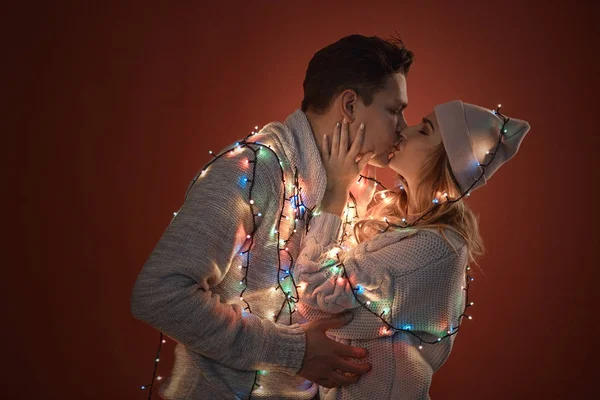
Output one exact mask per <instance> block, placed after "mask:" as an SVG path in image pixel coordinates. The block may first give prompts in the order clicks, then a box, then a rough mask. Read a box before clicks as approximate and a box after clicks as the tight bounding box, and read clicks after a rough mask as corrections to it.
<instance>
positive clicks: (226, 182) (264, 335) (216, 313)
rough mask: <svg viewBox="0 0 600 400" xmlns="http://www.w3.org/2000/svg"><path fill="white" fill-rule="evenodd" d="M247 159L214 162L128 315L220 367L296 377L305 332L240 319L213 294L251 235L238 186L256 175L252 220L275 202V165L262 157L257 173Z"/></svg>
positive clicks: (147, 270) (247, 155)
mask: <svg viewBox="0 0 600 400" xmlns="http://www.w3.org/2000/svg"><path fill="white" fill-rule="evenodd" d="M246 159H250V160H253V159H254V154H253V152H252V151H251V150H250V149H244V150H243V151H241V152H238V153H237V154H235V155H227V156H224V157H222V158H220V159H218V160H216V161H215V162H214V163H213V164H212V165H211V166H210V167H209V168H208V169H207V172H206V174H205V175H204V176H202V177H200V178H199V179H198V181H197V182H196V183H195V184H194V185H193V186H192V187H191V189H190V191H189V193H188V196H187V199H186V201H185V203H184V205H183V207H182V208H181V210H180V211H179V212H178V214H177V216H176V217H175V218H174V219H173V221H172V222H171V224H170V225H169V227H168V228H167V230H166V231H165V233H164V234H163V236H162V238H161V239H160V241H159V242H158V244H157V245H156V247H155V249H154V250H153V252H152V253H151V255H150V257H149V259H148V261H147V262H146V263H145V265H144V267H143V269H142V271H141V272H140V274H139V276H138V279H137V281H136V283H135V286H134V289H133V293H132V297H131V312H132V314H133V315H134V316H135V317H136V318H138V319H140V320H142V321H145V322H147V323H148V324H150V325H152V326H153V327H155V328H156V329H158V330H160V331H162V332H164V333H165V334H167V335H169V336H171V337H172V338H174V339H175V340H177V341H178V342H180V343H182V344H184V345H185V346H186V347H188V348H190V349H191V350H193V351H195V352H198V353H200V354H202V355H204V356H206V357H209V358H211V359H214V360H216V361H218V362H220V363H222V364H224V365H227V366H230V367H232V368H236V369H242V370H259V369H269V370H274V371H282V372H287V373H290V374H294V373H296V372H297V371H298V370H299V369H300V367H301V364H302V361H303V356H304V352H305V340H306V338H305V334H304V331H303V329H302V328H301V327H300V326H299V325H292V326H285V325H279V324H275V323H274V322H272V321H269V320H264V319H261V318H259V317H257V316H255V315H253V314H251V313H244V315H242V310H241V308H240V306H237V305H230V304H226V303H223V302H221V300H220V297H219V295H217V294H214V293H213V292H212V288H213V287H214V286H216V285H218V284H219V283H220V282H221V281H222V280H223V278H224V277H225V275H226V274H227V272H228V269H229V266H230V263H231V260H232V258H233V257H234V255H235V254H236V253H237V252H239V251H240V249H241V247H242V245H244V243H245V241H246V234H250V233H251V232H252V228H253V223H252V221H253V220H252V212H251V208H250V205H249V199H250V197H249V188H250V184H246V185H243V184H241V183H240V182H242V181H243V177H244V176H247V177H249V178H250V177H252V168H254V167H256V168H257V171H256V177H257V178H260V179H255V182H254V183H255V186H254V189H253V190H254V193H256V194H258V193H260V196H258V195H257V196H256V200H255V204H254V209H255V212H260V210H261V207H262V208H263V209H266V204H265V202H273V201H278V199H280V196H279V193H278V192H277V191H278V190H281V189H279V188H278V186H277V185H279V183H280V182H281V173H280V171H279V165H278V162H277V159H276V157H275V156H274V155H270V156H265V155H261V156H260V159H259V160H260V162H258V164H257V165H256V166H254V165H253V164H252V163H250V164H247V163H246V162H245V161H246ZM269 163H271V164H274V166H273V165H270V164H269ZM269 175H273V176H269Z"/></svg>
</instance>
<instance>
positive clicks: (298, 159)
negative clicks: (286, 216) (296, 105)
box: [263, 109, 327, 209]
mask: <svg viewBox="0 0 600 400" xmlns="http://www.w3.org/2000/svg"><path fill="white" fill-rule="evenodd" d="M263 131H267V132H271V133H275V135H276V137H277V140H278V141H279V142H280V143H281V146H282V148H283V151H284V153H285V156H286V158H287V159H288V160H289V162H290V163H291V170H292V171H291V172H292V174H293V173H294V169H295V168H298V181H299V186H300V188H301V189H302V198H303V200H304V204H305V205H306V207H308V208H311V209H312V208H314V207H315V206H317V205H318V204H319V203H321V200H322V199H323V195H324V194H325V187H326V186H327V175H326V173H325V167H324V166H323V162H322V161H321V153H320V152H319V149H318V146H317V143H316V142H315V137H314V135H313V132H312V129H311V127H310V123H309V122H308V118H307V117H306V114H305V113H304V112H303V111H302V110H301V109H298V110H296V111H295V112H293V113H292V114H290V115H289V116H288V117H287V118H286V120H285V121H284V123H283V124H282V123H280V122H271V123H270V124H267V125H266V126H265V127H264V128H263Z"/></svg>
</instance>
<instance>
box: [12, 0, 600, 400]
mask: <svg viewBox="0 0 600 400" xmlns="http://www.w3.org/2000/svg"><path fill="white" fill-rule="evenodd" d="M73 3H77V4H78V3H85V4H78V5H74V4H70V5H68V4H60V5H59V3H57V2H54V4H52V5H49V4H47V5H35V4H29V5H27V4H21V5H20V6H19V9H15V8H13V9H12V10H6V9H5V10H4V11H7V13H5V18H6V22H5V23H3V24H2V25H3V28H2V29H3V30H4V33H3V35H2V41H3V43H4V46H2V48H3V50H4V54H3V59H4V61H3V64H4V65H3V69H4V70H5V72H4V74H3V77H2V78H3V81H5V82H4V83H3V84H2V86H3V90H2V92H3V95H4V97H5V100H8V104H5V105H4V106H3V111H4V113H6V117H5V118H3V122H4V124H5V128H6V129H5V130H4V134H3V137H5V138H6V141H5V144H4V146H6V147H4V146H3V148H4V151H3V153H5V155H4V157H3V159H4V162H5V163H6V167H5V168H3V171H4V173H5V174H6V175H7V176H6V178H5V180H4V183H5V185H4V188H3V189H4V190H3V198H4V200H8V204H7V205H6V206H5V207H6V208H5V213H6V214H5V215H6V217H7V219H8V223H7V225H5V227H6V230H7V231H8V232H7V236H8V237H10V240H9V241H4V245H7V249H6V250H5V251H4V253H5V255H8V256H9V257H5V260H6V264H4V263H3V264H4V265H3V277H2V279H1V282H2V299H1V300H2V310H3V311H2V313H3V317H2V320H3V332H2V333H3V338H4V341H3V345H4V348H5V350H4V351H5V353H4V354H5V359H4V360H5V363H4V367H5V368H6V369H7V372H5V375H4V376H3V378H4V379H3V381H4V382H3V386H4V388H3V392H4V394H3V396H2V397H3V398H10V399H32V398H45V399H58V398H61V399H62V398H64V399H144V398H145V397H146V393H147V392H142V391H141V390H140V388H139V387H140V385H142V384H145V383H149V380H150V378H151V375H152V368H153V359H154V355H155V351H156V346H157V342H158V332H156V331H155V330H153V329H152V328H151V327H150V326H147V325H145V324H144V323H142V322H139V321H137V320H135V319H133V317H132V316H131V314H130V311H129V298H130V294H131V289H132V286H133V283H134V281H135V279H136V277H137V274H138V272H139V271H140V269H141V267H142V265H143V264H144V262H145V261H146V259H147V257H148V255H149V253H150V252H151V251H152V249H153V248H154V245H155V244H156V242H157V240H158V239H159V238H160V236H161V235H162V233H163V231H164V229H165V228H166V227H167V225H168V223H169V221H170V219H171V217H172V213H173V212H174V211H176V210H177V209H178V208H179V206H180V205H181V203H182V200H183V196H184V192H185V189H186V187H187V184H188V183H189V181H190V179H191V178H192V177H193V175H194V174H195V173H196V172H197V171H198V170H199V169H200V168H201V167H202V165H203V164H204V163H205V162H207V161H208V160H209V155H208V150H209V149H212V150H218V149H220V148H221V147H223V146H225V145H228V144H231V143H233V142H234V141H235V140H236V139H238V138H241V137H243V136H245V135H246V134H247V133H249V132H250V130H251V129H252V128H253V127H254V125H261V126H262V125H263V124H265V123H267V122H269V121H272V120H282V119H284V118H285V117H286V115H288V114H289V113H291V112H292V111H294V110H295V109H296V108H298V107H299V104H300V101H301V99H302V81H303V78H304V72H305V69H306V66H307V64H308V61H309V60H310V58H311V56H312V55H313V54H314V53H315V52H316V51H317V50H318V49H320V48H321V47H323V46H325V45H327V44H329V43H331V42H333V41H335V40H337V39H339V38H340V37H342V36H345V35H347V34H351V33H362V34H366V35H373V34H375V35H379V36H387V35H390V34H393V33H395V32H398V34H399V35H400V36H401V38H402V39H403V40H404V41H405V43H406V44H407V46H408V47H409V48H410V49H412V50H413V51H414V52H415V53H416V61H415V63H414V65H413V69H412V71H411V73H410V75H409V77H408V90H409V92H408V94H409V103H410V105H409V108H408V110H407V113H406V115H407V119H408V122H409V123H416V121H418V119H420V117H421V116H422V115H424V114H426V113H428V112H429V111H430V110H431V108H432V106H433V105H434V104H437V103H440V102H445V101H448V100H451V99H456V98H458V99H462V100H464V101H467V102H471V103H476V104H480V105H483V106H487V107H490V108H493V107H495V105H496V104H497V103H499V102H501V103H502V104H503V108H502V110H503V112H504V113H505V114H507V115H509V116H513V117H515V118H522V119H525V120H527V121H529V122H530V124H531V126H532V129H531V131H530V133H529V135H528V137H527V138H526V139H525V141H524V143H523V145H522V147H521V150H520V152H519V154H517V156H516V158H515V159H514V160H512V161H511V162H510V163H508V164H507V165H506V166H505V167H503V169H502V170H500V171H499V172H498V173H497V174H496V175H495V176H494V177H493V178H492V180H491V182H490V185H489V186H488V187H486V188H484V189H482V190H480V191H477V192H476V194H474V195H473V196H472V197H471V198H470V199H469V203H470V205H471V206H472V208H473V209H474V210H475V211H476V212H477V214H479V215H480V217H481V230H482V234H483V236H484V239H485V241H486V245H487V247H488V252H487V255H486V256H485V257H484V258H482V259H481V260H480V264H481V266H482V268H483V270H484V272H485V275H482V274H479V273H476V274H475V282H473V284H472V286H471V293H470V295H471V298H472V299H473V301H475V307H473V308H471V309H470V313H471V314H472V315H473V316H474V319H473V321H467V320H465V322H464V323H465V325H464V326H463V327H462V329H461V333H460V335H458V337H457V340H456V344H455V348H454V351H453V353H452V355H451V356H450V359H449V360H448V361H447V363H446V364H445V365H444V366H443V367H442V369H441V370H440V371H439V372H438V373H437V374H436V375H435V376H434V381H433V386H432V388H431V396H432V397H433V398H434V399H435V398H437V399H458V398H461V399H507V398H510V399H532V398H535V399H538V398H540V399H541V398H545V399H565V398H569V399H571V398H573V399H574V398H584V397H586V398H587V397H588V396H589V395H590V393H591V392H592V389H594V388H595V387H596V382H593V381H592V379H593V378H597V377H598V374H597V371H598V370H597V365H596V363H595V357H597V356H598V354H597V350H596V348H597V347H598V346H597V342H596V340H597V339H598V333H599V332H598V323H597V306H596V304H597V300H598V278H599V274H598V262H597V258H596V257H594V256H595V254H594V253H593V251H594V250H597V249H598V245H600V243H599V240H598V237H599V236H598V234H597V232H596V226H598V222H599V218H598V207H597V204H596V201H595V198H594V196H593V187H594V185H595V184H596V183H597V181H598V178H599V174H598V170H597V161H598V157H599V156H598V149H599V140H598V128H597V126H598V124H597V122H596V120H597V117H598V113H597V111H596V109H595V106H597V102H598V101H597V95H598V89H599V87H598V76H597V73H598V64H597V62H592V59H593V58H595V56H596V54H595V53H597V52H598V39H599V37H600V35H599V28H598V26H599V25H598V22H597V21H598V18H599V17H600V13H599V7H598V5H597V4H598V3H597V2H592V1H588V2H585V1H571V2H563V4H562V5H560V6H552V5H550V3H549V2H539V4H538V3H536V4H535V5H533V4H531V5H526V4H521V3H525V2H520V1H498V2H495V1H486V2H481V1H471V2H456V3H460V4H461V5H450V4H447V3H455V2H446V1H439V2H427V1H420V2H414V3H413V4H411V5H407V4H401V2H398V1H369V2H356V1H340V2H316V1H312V2H311V1H302V2H294V3H292V2H289V1H281V2H275V1H251V0H247V1H239V2H226V1H223V2H214V3H213V2H210V3H209V4H204V3H207V2H203V4H199V3H200V2H196V3H198V4H195V5H188V6H183V5H180V6H175V5H170V4H169V5H168V4H166V3H167V2H164V4H163V5H152V4H150V3H149V2H140V3H137V4H133V3H126V2H122V1H110V2H108V1H106V2H95V3H96V4H95V5H92V2H73ZM276 3H277V4H276ZM321 3H323V4H321ZM592 3H596V4H595V5H592ZM417 4H418V5H417ZM6 136H8V137H6ZM384 175H385V174H383V175H380V176H384ZM389 178H390V177H389V175H385V179H389ZM13 241H14V243H13ZM172 350H173V343H171V342H168V343H167V344H166V345H165V348H164V350H163V357H162V362H161V363H160V370H159V373H160V374H162V375H167V374H168V373H169V371H170V367H171V365H172ZM593 360H594V363H592V362H593ZM594 368H596V370H595V371H594V370H593V369H594ZM7 374H8V375H7Z"/></svg>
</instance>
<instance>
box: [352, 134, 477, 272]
mask: <svg viewBox="0 0 600 400" xmlns="http://www.w3.org/2000/svg"><path fill="white" fill-rule="evenodd" d="M418 176H420V177H422V178H421V179H420V180H419V181H418V182H417V183H416V185H415V186H416V187H414V188H411V187H407V185H406V184H405V183H404V184H403V186H404V187H403V190H394V191H392V190H386V191H382V192H378V193H377V194H376V195H375V196H374V197H373V200H372V201H371V203H370V204H369V207H368V211H367V214H366V216H365V218H364V219H361V220H359V221H358V222H357V223H356V224H355V226H354V234H355V237H356V240H357V241H358V242H359V243H360V242H363V241H365V240H368V239H370V238H371V237H373V236H375V235H376V234H378V233H380V232H382V231H384V230H386V229H387V228H388V222H389V223H390V224H394V225H400V226H404V225H406V224H409V225H412V224H413V223H414V221H415V220H418V222H416V223H415V224H414V225H413V226H412V227H413V228H416V229H425V228H427V229H436V230H438V231H439V232H440V233H441V234H442V236H443V237H444V238H445V239H446V240H447V241H448V238H447V237H446V236H445V235H444V229H451V230H453V231H454V232H456V233H458V234H459V235H460V236H461V237H462V238H463V239H464V241H465V243H466V245H467V251H468V255H469V258H468V260H469V261H468V262H469V263H471V262H473V263H475V258H476V257H478V256H480V255H482V254H483V252H484V246H483V241H482V239H481V236H480V234H479V226H478V220H477V217H476V216H475V214H474V213H473V211H472V210H471V208H470V207H469V206H468V205H467V204H466V203H465V202H464V201H462V200H460V201H457V202H446V199H447V198H446V195H447V197H448V198H449V199H450V200H452V199H457V198H459V197H460V196H461V192H460V189H459V186H458V184H457V182H456V179H455V178H454V176H453V175H452V170H451V169H450V162H449V161H448V156H447V154H446V150H445V148H444V146H443V144H440V145H439V146H438V147H437V148H435V149H434V150H433V151H432V153H431V155H430V157H429V159H428V160H427V162H426V163H425V165H424V166H423V167H422V169H421V171H419V174H418ZM400 178H401V177H400ZM382 194H383V195H382ZM409 196H410V197H412V199H413V204H414V205H415V206H416V211H417V213H416V216H415V215H414V214H413V215H412V220H411V219H409V217H408V200H409ZM433 199H438V201H439V203H438V204H437V205H436V204H435V203H433ZM432 207H434V208H433V209H432ZM383 217H386V218H387V221H388V222H385V221H382V218H383ZM421 217H422V218H421ZM403 219H405V220H406V222H403ZM448 243H449V244H450V241H448ZM451 247H452V248H453V246H452V245H451Z"/></svg>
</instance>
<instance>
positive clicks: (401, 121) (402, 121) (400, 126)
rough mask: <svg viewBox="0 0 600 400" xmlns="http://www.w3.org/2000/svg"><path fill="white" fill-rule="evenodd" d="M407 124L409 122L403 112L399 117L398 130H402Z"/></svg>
mask: <svg viewBox="0 0 600 400" xmlns="http://www.w3.org/2000/svg"><path fill="white" fill-rule="evenodd" d="M407 126H408V124H407V123H406V119H405V118H404V114H402V118H399V119H398V127H397V130H398V132H399V131H402V130H403V129H405V128H406V127H407Z"/></svg>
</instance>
